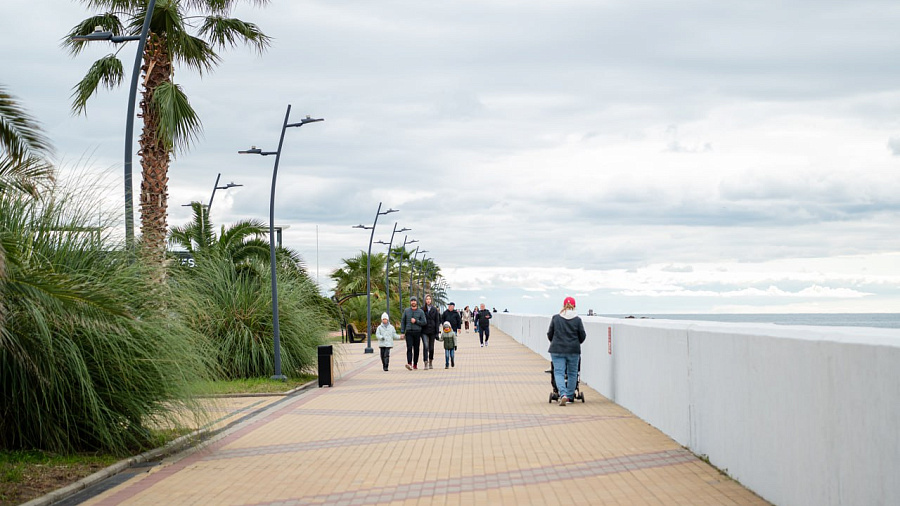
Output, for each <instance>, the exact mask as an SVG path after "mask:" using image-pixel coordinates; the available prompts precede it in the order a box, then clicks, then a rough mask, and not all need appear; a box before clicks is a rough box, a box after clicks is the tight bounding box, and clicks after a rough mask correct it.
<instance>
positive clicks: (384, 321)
mask: <svg viewBox="0 0 900 506" xmlns="http://www.w3.org/2000/svg"><path fill="white" fill-rule="evenodd" d="M375 337H377V338H378V349H379V350H380V351H381V365H382V366H383V367H384V370H385V371H387V370H388V364H389V363H390V361H391V348H393V347H394V339H395V338H396V337H397V331H396V330H395V329H394V326H393V325H391V319H390V317H388V314H387V313H381V325H379V326H378V328H376V329H375Z"/></svg>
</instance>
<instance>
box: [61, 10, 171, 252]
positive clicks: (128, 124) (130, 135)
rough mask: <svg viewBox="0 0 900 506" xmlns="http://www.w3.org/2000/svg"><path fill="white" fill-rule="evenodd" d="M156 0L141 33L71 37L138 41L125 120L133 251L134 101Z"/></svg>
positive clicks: (130, 247)
mask: <svg viewBox="0 0 900 506" xmlns="http://www.w3.org/2000/svg"><path fill="white" fill-rule="evenodd" d="M155 6H156V0H150V3H149V4H147V11H146V12H144V24H143V26H142V27H141V35H140V36H138V37H135V36H121V35H113V34H112V32H107V31H104V30H103V28H102V27H99V26H98V27H97V28H96V29H94V33H91V34H88V35H84V36H82V37H73V39H74V40H82V41H87V40H108V41H110V42H113V43H116V44H118V43H122V42H128V41H132V40H136V41H138V48H137V53H135V55H134V68H133V69H132V71H131V89H130V90H129V92H128V117H127V119H126V121H125V246H126V248H127V249H128V250H129V251H134V202H133V197H132V188H131V166H132V162H131V160H132V158H131V152H132V145H133V142H134V103H135V102H136V100H135V98H136V96H137V83H138V77H139V76H140V73H141V60H142V59H143V56H144V46H146V45H147V34H148V33H149V32H150V19H151V18H152V17H153V8H154V7H155Z"/></svg>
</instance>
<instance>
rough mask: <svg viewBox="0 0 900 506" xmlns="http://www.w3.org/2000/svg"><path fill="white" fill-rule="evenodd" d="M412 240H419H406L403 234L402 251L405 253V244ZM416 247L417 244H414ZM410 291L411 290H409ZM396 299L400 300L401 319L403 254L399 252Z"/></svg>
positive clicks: (401, 316) (410, 242)
mask: <svg viewBox="0 0 900 506" xmlns="http://www.w3.org/2000/svg"><path fill="white" fill-rule="evenodd" d="M414 242H419V241H417V240H415V239H413V240H412V241H407V240H406V236H405V235H404V236H403V253H406V245H407V244H412V243H414ZM416 248H418V246H416ZM410 293H412V292H410ZM397 300H398V301H399V302H400V318H401V319H403V254H402V253H401V254H400V269H399V270H397Z"/></svg>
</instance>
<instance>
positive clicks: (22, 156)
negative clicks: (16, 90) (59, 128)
mask: <svg viewBox="0 0 900 506" xmlns="http://www.w3.org/2000/svg"><path fill="white" fill-rule="evenodd" d="M52 152H53V148H52V146H51V145H50V141H49V140H48V139H47V138H46V137H45V136H44V134H43V132H42V131H41V127H40V125H39V124H38V123H37V122H36V121H35V120H34V119H32V118H31V116H29V115H28V113H27V112H26V111H25V110H24V109H23V108H22V107H21V106H20V105H19V104H18V102H17V101H16V99H15V97H13V96H12V95H11V94H9V92H7V91H6V88H5V87H4V86H3V85H0V193H2V192H7V191H16V192H20V193H25V194H28V195H30V196H32V197H35V198H36V197H38V195H39V190H40V188H41V187H43V186H46V185H47V184H49V183H51V182H52V181H53V165H52V164H50V162H49V161H48V160H47V157H48V156H50V155H51V154H52Z"/></svg>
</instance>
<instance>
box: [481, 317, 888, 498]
mask: <svg viewBox="0 0 900 506" xmlns="http://www.w3.org/2000/svg"><path fill="white" fill-rule="evenodd" d="M582 319H583V320H584V322H585V328H586V330H587V334H588V338H587V341H586V342H585V344H584V347H583V350H582V380H583V381H584V382H585V383H587V384H588V385H590V386H591V387H593V388H594V389H596V390H598V391H599V392H600V393H602V394H603V395H604V396H606V397H608V398H609V399H611V400H613V401H614V402H616V403H617V404H619V405H621V406H623V407H625V408H627V409H629V410H630V411H631V412H633V413H634V414H635V415H637V416H639V417H640V418H642V419H643V420H645V421H647V422H648V423H650V424H651V425H653V426H655V427H657V428H658V429H660V430H662V431H663V432H665V433H666V434H668V435H669V436H671V437H672V438H673V439H675V440H676V441H678V442H679V443H681V444H683V445H684V446H686V447H688V448H690V449H691V450H692V451H693V452H694V453H696V454H698V455H706V456H708V457H709V460H710V462H711V463H712V464H713V465H715V466H716V467H718V468H720V469H722V470H725V471H727V473H728V474H729V475H730V476H732V477H733V478H735V479H736V480H738V481H740V482H741V483H742V484H744V485H745V486H747V487H749V488H750V489H751V490H753V491H755V492H756V493H758V494H759V495H761V496H762V497H764V498H765V499H767V500H769V501H771V502H773V503H775V504H778V505H782V506H787V505H809V506H820V505H860V506H868V505H900V331H898V330H892V329H874V328H858V327H812V326H781V325H774V324H745V323H713V322H699V321H674V320H656V319H654V320H623V319H615V318H602V317H584V316H583V317H582ZM492 323H493V324H494V325H495V326H497V327H498V328H499V329H501V330H503V331H504V332H506V333H507V334H509V335H510V336H512V337H513V338H515V339H516V340H518V341H519V342H521V343H523V344H525V345H526V346H528V347H529V348H531V349H532V350H534V351H535V352H537V353H539V354H541V355H543V356H544V357H546V358H548V359H549V354H548V353H547V347H548V346H549V342H548V341H547V328H548V326H549V324H550V316H526V315H516V314H509V313H496V314H494V319H493V320H492ZM587 402H591V399H588V400H587Z"/></svg>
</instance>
